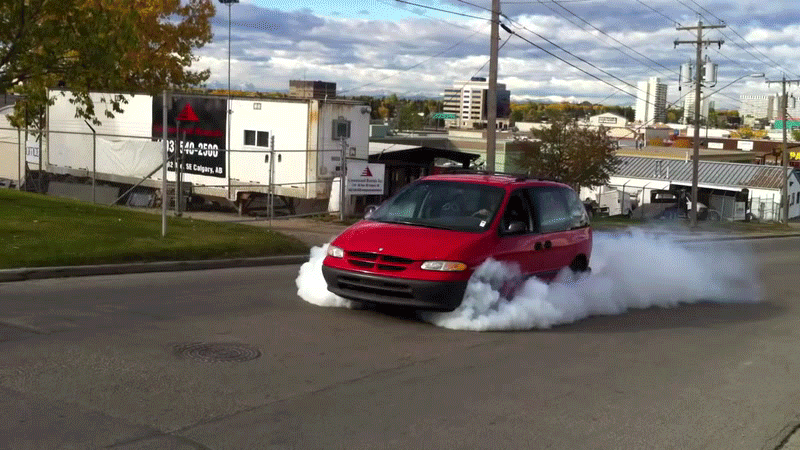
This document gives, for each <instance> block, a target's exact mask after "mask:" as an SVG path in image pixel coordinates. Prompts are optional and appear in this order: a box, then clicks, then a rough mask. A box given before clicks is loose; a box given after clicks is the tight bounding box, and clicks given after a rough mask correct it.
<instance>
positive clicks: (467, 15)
mask: <svg viewBox="0 0 800 450" xmlns="http://www.w3.org/2000/svg"><path fill="white" fill-rule="evenodd" d="M394 1H396V2H400V3H405V4H407V5H412V6H417V7H419V8H425V9H432V10H434V11H439V12H444V13H448V14H455V15H457V16H463V17H469V18H472V19H478V20H488V21H491V19H487V18H486V17H478V16H472V15H470V14H464V13H460V12H455V11H450V10H448V9H441V8H434V7H433V6H428V5H421V4H419V3H412V2H409V1H406V0H394Z"/></svg>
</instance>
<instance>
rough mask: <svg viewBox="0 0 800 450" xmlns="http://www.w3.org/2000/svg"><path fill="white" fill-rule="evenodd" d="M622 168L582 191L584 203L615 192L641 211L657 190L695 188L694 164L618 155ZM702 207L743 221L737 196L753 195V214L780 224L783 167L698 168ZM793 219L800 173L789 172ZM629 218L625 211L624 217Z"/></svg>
mask: <svg viewBox="0 0 800 450" xmlns="http://www.w3.org/2000/svg"><path fill="white" fill-rule="evenodd" d="M617 160H618V162H619V164H618V165H617V167H616V168H615V170H614V173H612V174H611V177H610V178H609V183H608V185H607V186H598V187H594V188H587V187H582V188H581V192H580V195H581V198H582V199H583V198H587V197H588V198H598V196H599V195H602V194H603V193H605V192H607V191H609V190H611V189H613V190H616V191H618V192H620V193H622V195H623V196H624V195H630V196H632V197H633V198H634V199H635V200H636V203H638V204H639V205H640V206H641V205H644V204H647V203H649V202H650V197H651V193H652V191H653V190H661V189H691V186H692V176H693V174H692V170H693V164H692V161H690V160H688V159H684V160H679V159H678V160H676V159H662V158H645V157H637V156H618V157H617ZM698 169H699V170H698V181H697V184H698V198H699V201H700V203H703V204H706V205H708V206H710V207H711V208H713V209H715V210H717V211H718V212H719V213H720V215H721V217H722V218H723V219H734V220H741V219H743V218H744V217H743V214H744V211H743V210H742V211H737V210H736V205H735V199H734V197H735V196H736V195H737V194H740V193H741V192H742V189H747V190H748V200H749V202H750V209H751V212H752V213H753V214H754V215H755V217H757V218H758V219H760V220H766V221H776V220H780V217H781V215H780V212H781V211H780V203H781V194H782V188H783V177H784V175H785V174H786V173H787V172H784V171H783V167H781V166H773V165H764V164H743V163H735V162H717V161H700V162H699V167H698ZM788 175H789V218H790V219H792V218H795V217H798V216H800V171H797V170H793V169H792V168H789V169H788ZM622 213H623V214H624V213H625V211H623V212H622Z"/></svg>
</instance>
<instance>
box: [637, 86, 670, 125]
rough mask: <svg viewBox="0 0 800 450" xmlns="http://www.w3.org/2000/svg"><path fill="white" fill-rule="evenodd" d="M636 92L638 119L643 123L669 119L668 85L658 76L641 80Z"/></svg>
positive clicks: (661, 121) (660, 121)
mask: <svg viewBox="0 0 800 450" xmlns="http://www.w3.org/2000/svg"><path fill="white" fill-rule="evenodd" d="M638 88H639V89H638V91H637V92H636V121H637V122H641V123H643V124H652V123H656V122H658V123H664V122H666V121H667V85H666V84H664V83H662V82H661V79H660V78H658V77H650V79H649V80H647V81H640V82H639V85H638Z"/></svg>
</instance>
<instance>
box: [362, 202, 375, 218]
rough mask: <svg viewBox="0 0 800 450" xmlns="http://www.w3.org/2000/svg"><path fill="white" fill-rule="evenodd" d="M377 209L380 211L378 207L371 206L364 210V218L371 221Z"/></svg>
mask: <svg viewBox="0 0 800 450" xmlns="http://www.w3.org/2000/svg"><path fill="white" fill-rule="evenodd" d="M376 209H378V205H369V206H367V207H366V208H364V218H365V219H369V218H370V217H372V213H374V212H375V210H376Z"/></svg>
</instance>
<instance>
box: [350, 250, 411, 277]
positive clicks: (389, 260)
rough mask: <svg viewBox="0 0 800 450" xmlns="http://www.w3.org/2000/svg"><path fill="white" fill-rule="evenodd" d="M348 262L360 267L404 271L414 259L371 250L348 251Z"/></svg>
mask: <svg viewBox="0 0 800 450" xmlns="http://www.w3.org/2000/svg"><path fill="white" fill-rule="evenodd" d="M347 262H348V263H350V265H352V266H354V267H358V268H359V269H377V270H379V271H388V272H402V271H404V270H406V269H407V268H408V265H409V264H411V263H413V262H414V260H413V259H408V258H401V257H399V256H391V255H381V254H380V253H371V252H347Z"/></svg>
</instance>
